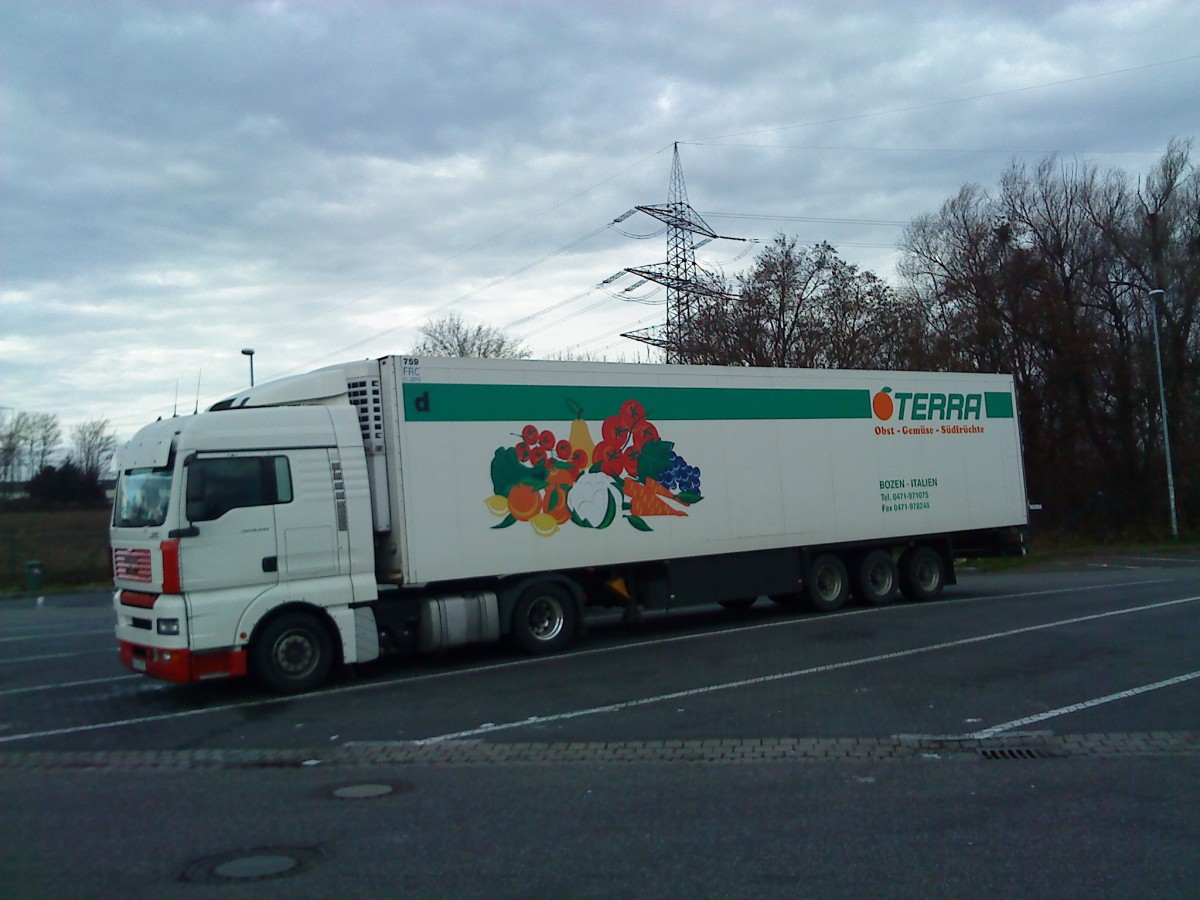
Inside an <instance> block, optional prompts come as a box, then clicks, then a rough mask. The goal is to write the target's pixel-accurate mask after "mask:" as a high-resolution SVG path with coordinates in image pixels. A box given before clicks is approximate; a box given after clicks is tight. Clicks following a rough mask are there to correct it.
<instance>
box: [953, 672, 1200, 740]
mask: <svg viewBox="0 0 1200 900" xmlns="http://www.w3.org/2000/svg"><path fill="white" fill-rule="evenodd" d="M1193 678H1200V672H1188V673H1187V674H1186V675H1177V676H1175V677H1174V678H1167V679H1164V680H1163V681H1156V682H1154V683H1153V684H1144V685H1142V686H1141V687H1135V688H1130V689H1129V690H1127V691H1118V692H1117V693H1115V694H1108V695H1107V696H1104V697H1096V698H1094V699H1092V700H1084V701H1082V702H1080V703H1072V704H1071V705H1070V706H1060V707H1059V708H1058V709H1051V710H1047V711H1046V712H1043V713H1038V714H1037V715H1033V716H1026V717H1025V718H1023V719H1013V720H1012V721H1011V722H1005V723H1004V724H1002V725H993V726H992V727H991V728H985V729H984V730H983V731H976V732H973V733H972V734H970V735H969V737H972V738H990V737H995V736H996V735H998V734H1001V733H1003V732H1005V731H1012V730H1013V729H1014V728H1021V727H1023V726H1025V725H1033V724H1035V723H1037V722H1045V721H1046V720H1047V719H1056V718H1058V717H1059V716H1065V715H1069V714H1071V713H1073V712H1079V711H1080V710H1083V709H1091V708H1092V707H1093V706H1103V705H1104V704H1105V703H1113V702H1115V701H1117V700H1127V699H1129V698H1130V697H1136V696H1138V695H1139V694H1145V693H1147V692H1149V691H1157V690H1161V689H1162V688H1167V687H1172V686H1174V685H1177V684H1183V683H1184V682H1185V681H1191V680H1192V679H1193Z"/></svg>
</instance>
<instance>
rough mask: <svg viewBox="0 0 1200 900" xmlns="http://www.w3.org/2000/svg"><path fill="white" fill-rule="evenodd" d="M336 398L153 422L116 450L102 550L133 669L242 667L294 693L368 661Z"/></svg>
mask: <svg viewBox="0 0 1200 900" xmlns="http://www.w3.org/2000/svg"><path fill="white" fill-rule="evenodd" d="M310 393H311V391H310ZM341 394H342V396H341V397H340V402H335V403H328V404H323V403H318V404H316V405H295V406H257V405H253V404H252V403H251V402H249V399H247V401H245V402H243V404H242V405H241V406H239V407H237V408H229V409H223V410H220V411H215V412H208V413H204V414H202V415H198V416H190V417H184V418H173V419H169V420H161V421H158V422H155V423H154V424H152V425H148V426H146V427H145V428H143V429H142V430H141V431H140V432H138V434H137V435H136V436H135V437H134V438H133V440H132V441H130V442H129V444H127V445H126V446H125V447H123V448H122V449H121V450H120V452H119V454H118V456H117V460H116V466H117V468H118V472H119V478H118V483H117V493H116V498H115V501H114V510H113V521H112V553H113V573H114V581H115V585H116V588H117V590H116V593H115V595H114V606H115V608H116V613H117V626H116V634H117V639H118V641H119V647H120V655H121V659H122V661H123V662H124V664H125V665H126V666H127V667H128V668H130V669H132V670H134V671H140V672H145V673H146V674H149V675H153V676H156V677H159V678H163V679H166V680H169V681H194V680H199V679H204V678H210V677H222V676H228V675H241V674H246V673H247V671H249V670H252V671H254V672H256V673H257V674H258V675H259V676H260V677H262V678H263V679H264V680H266V681H267V683H268V684H271V685H272V686H275V687H278V688H284V689H296V688H302V687H305V686H308V685H310V684H316V683H319V682H320V681H321V680H322V679H323V678H324V677H325V675H326V674H327V672H328V669H329V667H330V666H331V665H332V662H333V661H334V660H335V658H336V659H341V660H342V661H345V662H361V661H366V660H369V659H373V658H374V657H375V656H377V655H378V652H379V647H378V641H377V636H376V630H375V623H374V619H373V616H372V613H371V611H370V610H369V609H367V608H365V607H363V606H356V603H365V602H369V601H371V600H374V599H375V598H376V585H375V564H374V549H373V538H372V526H371V514H370V497H369V488H368V484H367V472H366V462H365V458H364V454H363V444H362V438H361V435H360V431H359V424H358V418H357V415H356V413H355V410H354V408H353V407H352V406H351V405H350V404H349V403H347V402H346V399H345V396H344V394H345V383H344V381H343V382H342V384H341ZM268 399H269V398H268ZM356 619H358V620H361V621H356ZM335 642H336V643H340V646H333V644H334V643H335ZM322 651H324V652H322Z"/></svg>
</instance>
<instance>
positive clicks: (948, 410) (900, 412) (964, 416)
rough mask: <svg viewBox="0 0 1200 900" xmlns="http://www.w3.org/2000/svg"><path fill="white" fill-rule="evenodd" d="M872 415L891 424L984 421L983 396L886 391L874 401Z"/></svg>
mask: <svg viewBox="0 0 1200 900" xmlns="http://www.w3.org/2000/svg"><path fill="white" fill-rule="evenodd" d="M871 412H872V413H874V414H875V418H876V419H879V420H880V421H882V422H887V421H888V420H890V419H891V418H892V417H893V416H895V417H896V419H897V420H899V421H915V422H928V421H946V420H948V419H951V420H956V421H959V422H961V421H964V420H969V419H981V418H982V417H983V394H943V393H940V392H935V391H930V392H924V391H920V392H913V391H895V392H893V391H892V389H891V388H890V387H885V388H883V389H882V390H880V391H878V392H876V394H875V395H874V396H872V397H871Z"/></svg>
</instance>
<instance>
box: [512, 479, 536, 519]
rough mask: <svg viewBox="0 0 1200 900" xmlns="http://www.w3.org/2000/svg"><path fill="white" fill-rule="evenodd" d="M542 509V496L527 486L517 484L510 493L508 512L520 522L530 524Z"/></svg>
mask: <svg viewBox="0 0 1200 900" xmlns="http://www.w3.org/2000/svg"><path fill="white" fill-rule="evenodd" d="M541 509H542V495H541V492H540V491H535V490H534V489H533V488H531V487H530V486H529V485H527V484H517V485H514V486H513V489H512V490H511V491H509V492H508V511H509V512H510V513H512V517H513V518H514V519H517V520H518V521H520V522H528V521H529V520H530V519H532V518H533V517H534V516H536V515H537V514H538V513H539V512H541Z"/></svg>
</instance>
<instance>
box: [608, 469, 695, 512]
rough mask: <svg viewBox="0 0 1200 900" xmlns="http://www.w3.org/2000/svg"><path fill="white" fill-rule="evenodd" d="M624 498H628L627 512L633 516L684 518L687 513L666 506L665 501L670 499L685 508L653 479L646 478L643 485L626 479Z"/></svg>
mask: <svg viewBox="0 0 1200 900" xmlns="http://www.w3.org/2000/svg"><path fill="white" fill-rule="evenodd" d="M624 492H625V496H626V497H628V498H629V512H630V513H632V514H633V515H635V516H640V517H645V516H686V515H687V513H686V512H684V511H683V510H682V509H676V508H675V507H673V506H668V505H667V502H666V499H664V498H668V499H670V500H671V501H672V502H674V503H679V504H681V505H683V506H686V505H687V504H686V503H683V501H682V500H680V499H679V498H677V497H676V496H675V495H674V494H672V493H671V492H670V491H669V490H667V489H666V488H665V487H663V486H662V485H661V484H659V483H658V482H657V481H655V480H654V479H653V478H647V479H646V482H645V484H643V483H642V482H640V481H636V480H634V479H633V478H626V479H625V482H624Z"/></svg>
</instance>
